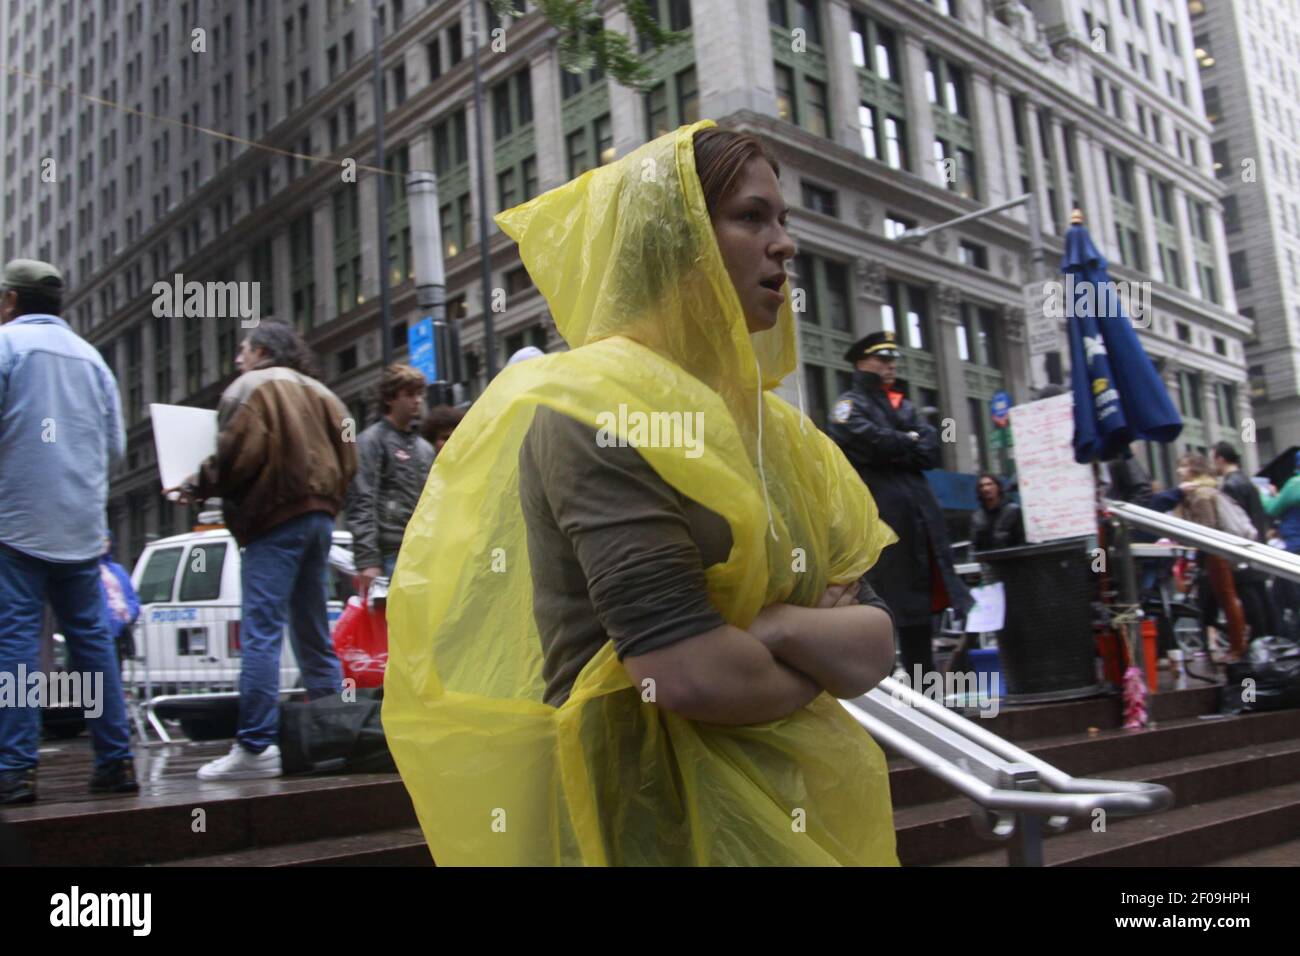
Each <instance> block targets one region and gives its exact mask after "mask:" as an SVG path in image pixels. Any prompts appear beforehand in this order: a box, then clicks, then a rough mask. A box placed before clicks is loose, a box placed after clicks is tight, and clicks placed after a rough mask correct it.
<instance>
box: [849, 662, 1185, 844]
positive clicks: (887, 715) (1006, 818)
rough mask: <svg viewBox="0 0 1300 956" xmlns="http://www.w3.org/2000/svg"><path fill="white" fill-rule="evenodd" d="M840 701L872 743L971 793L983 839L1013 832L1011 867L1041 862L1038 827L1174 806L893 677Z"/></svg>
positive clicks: (1160, 793)
mask: <svg viewBox="0 0 1300 956" xmlns="http://www.w3.org/2000/svg"><path fill="white" fill-rule="evenodd" d="M840 703H841V704H842V705H843V706H844V708H845V709H846V710H848V712H849V713H850V714H851V715H852V716H853V717H854V719H855V720H857V722H858V723H859V724H860V725H861V726H862V727H863V728H864V729H865V730H866V731H867V732H868V733H869V734H870V735H871V736H872V738H873V739H875V740H876V741H877V742H878V743H880V744H881V745H883V746H885V747H888V748H889V749H890V750H891V751H894V752H895V753H897V754H898V755H899V756H902V757H905V758H907V759H908V760H911V761H912V762H913V763H915V764H916V765H917V766H919V767H920V768H921V769H923V770H926V771H927V772H929V773H931V774H933V775H934V776H936V777H938V778H939V779H941V780H943V781H944V782H945V783H947V784H948V785H949V786H951V787H953V788H954V789H955V790H957V791H958V792H959V793H961V794H963V795H964V796H966V797H968V798H970V799H971V800H972V801H973V802H974V803H975V804H976V810H975V814H974V822H975V824H976V829H977V831H978V832H980V833H981V834H982V835H983V836H986V837H988V838H991V839H995V840H1006V839H1009V838H1011V837H1015V838H1016V839H1015V840H1014V841H1013V843H1012V845H1011V846H1010V847H1009V849H1008V853H1009V856H1010V861H1011V863H1012V864H1013V865H1024V866H1041V865H1042V862H1043V860H1042V832H1041V831H1042V828H1043V825H1044V824H1045V825H1046V828H1047V829H1049V830H1052V831H1058V832H1059V831H1060V830H1063V829H1065V827H1066V826H1068V825H1069V823H1070V821H1071V820H1077V819H1082V818H1089V817H1095V815H1096V813H1097V812H1098V811H1101V812H1102V813H1104V814H1107V815H1112V814H1113V815H1115V816H1119V817H1125V816H1138V815H1140V814H1144V813H1154V812H1158V811H1160V810H1164V809H1167V808H1168V807H1169V806H1170V805H1171V804H1172V803H1173V793H1172V792H1171V791H1170V790H1169V788H1168V787H1164V786H1161V785H1159V784H1154V783H1142V782H1132V781H1127V780H1101V779H1096V778H1090V777H1072V776H1070V775H1069V774H1067V773H1066V772H1065V771H1063V770H1061V769H1059V768H1057V767H1054V766H1052V765H1051V764H1049V763H1047V762H1046V761H1044V760H1041V759H1039V758H1038V757H1035V756H1034V755H1033V754H1030V753H1028V752H1026V751H1025V750H1023V749H1021V748H1020V747H1017V746H1015V745H1014V744H1012V743H1011V742H1010V741H1008V740H1005V739H1003V738H1002V737H999V736H998V735H997V734H994V733H992V732H990V731H988V730H985V729H984V728H983V727H980V726H978V725H977V724H976V723H975V722H974V721H971V720H968V719H966V718H965V717H962V716H960V715H958V714H955V713H952V712H951V711H949V710H947V709H946V708H945V707H943V706H942V705H940V704H939V703H937V702H935V701H932V700H930V699H929V698H927V697H925V696H924V695H922V694H920V693H918V692H917V691H915V690H913V689H912V688H910V687H908V686H907V685H906V684H903V683H900V682H899V681H897V680H894V679H893V678H886V679H885V680H883V681H881V682H880V684H879V685H878V686H877V687H876V688H875V689H874V690H872V691H870V692H869V693H867V694H865V695H863V696H862V697H859V698H857V699H855V700H852V701H847V700H846V701H841V702H840ZM1044 790H1048V791H1053V792H1050V793H1049V792H1044ZM1043 818H1046V819H1045V820H1044V819H1043Z"/></svg>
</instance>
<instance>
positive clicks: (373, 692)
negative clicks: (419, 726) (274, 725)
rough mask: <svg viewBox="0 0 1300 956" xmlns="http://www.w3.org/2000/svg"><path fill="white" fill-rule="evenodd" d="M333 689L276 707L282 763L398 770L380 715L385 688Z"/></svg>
mask: <svg viewBox="0 0 1300 956" xmlns="http://www.w3.org/2000/svg"><path fill="white" fill-rule="evenodd" d="M356 697H357V699H356V700H354V701H352V700H344V699H343V698H342V697H341V696H339V695H335V694H331V695H330V696H329V697H321V698H318V699H316V700H311V701H289V702H287V703H285V704H282V705H281V707H280V764H281V767H282V768H283V770H284V772H285V773H286V774H293V773H396V772H397V765H396V764H395V763H393V757H392V754H390V753H389V752H388V742H387V740H385V739H384V727H383V724H382V723H381V722H380V719H379V711H380V708H381V707H382V706H383V700H384V689H383V688H382V687H377V688H374V689H362V690H358V691H356Z"/></svg>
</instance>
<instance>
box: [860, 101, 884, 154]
mask: <svg viewBox="0 0 1300 956" xmlns="http://www.w3.org/2000/svg"><path fill="white" fill-rule="evenodd" d="M876 127H877V123H876V108H875V107H874V106H871V105H869V104H867V103H860V104H858V128H859V130H860V131H861V133H862V153H863V155H864V156H866V157H867V159H879V158H880V146H879V143H877V142H876V136H877V135H878V134H877V129H876Z"/></svg>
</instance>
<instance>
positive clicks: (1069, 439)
mask: <svg viewBox="0 0 1300 956" xmlns="http://www.w3.org/2000/svg"><path fill="white" fill-rule="evenodd" d="M1011 434H1012V437H1013V439H1014V441H1015V443H1016V465H1017V469H1018V477H1019V482H1020V510H1021V512H1022V514H1023V515H1024V521H1025V540H1026V541H1027V542H1029V543H1030V544H1041V543H1043V542H1045V541H1059V540H1061V539H1062V538H1078V537H1082V536H1083V535H1088V534H1095V533H1096V531H1097V514H1096V504H1095V502H1096V491H1095V489H1094V486H1093V478H1092V466H1091V465H1081V464H1079V463H1078V462H1076V461H1075V460H1074V445H1073V442H1074V397H1073V396H1072V395H1070V394H1068V393H1067V394H1065V395H1055V396H1053V397H1052V398H1045V399H1043V400H1042V401H1038V402H1029V403H1028V404H1025V405H1016V406H1015V407H1014V408H1012V409H1011Z"/></svg>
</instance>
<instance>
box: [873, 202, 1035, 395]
mask: <svg viewBox="0 0 1300 956" xmlns="http://www.w3.org/2000/svg"><path fill="white" fill-rule="evenodd" d="M1015 206H1024V207H1025V211H1026V213H1027V219H1028V222H1029V283H1030V285H1034V284H1036V283H1039V282H1041V281H1042V280H1043V279H1045V278H1046V270H1045V268H1044V262H1045V260H1046V258H1047V250H1046V249H1045V248H1044V246H1043V220H1042V214H1041V212H1040V210H1039V208H1038V197H1037V196H1035V195H1034V194H1033V193H1032V192H1028V193H1025V194H1024V195H1023V196H1017V197H1016V198H1015V199H1008V200H1007V201H1006V202H1004V203H999V204H998V205H996V206H989V207H988V208H987V209H978V210H976V211H975V212H972V213H967V214H966V215H964V216H958V217H957V218H956V219H949V220H948V221H947V222H941V223H937V224H935V225H933V226H923V227H921V228H917V229H908V230H907V231H905V232H903V233H901V234H900V235H899V236H897V237H896V238H895V241H896V242H898V243H901V244H902V245H905V246H919V245H920V244H921V243H922V242H924V241H925V240H926V239H928V238H929V237H930V236H932V235H934V234H935V233H936V232H939V231H940V230H942V229H948V228H949V227H951V226H958V225H961V224H962V223H967V222H974V221H975V220H976V219H983V218H984V217H986V216H991V215H993V214H994V213H999V212H1004V211H1006V210H1007V209H1012V208H1014V207H1015ZM1025 318H1026V320H1028V319H1029V316H1026V317H1025ZM1030 328H1031V329H1032V324H1031V326H1030ZM1051 354H1053V353H1052V352H1049V353H1048V355H1051ZM1054 354H1055V355H1056V356H1057V367H1058V368H1059V361H1060V352H1059V350H1057V351H1055V353H1054ZM1031 371H1032V369H1031ZM1032 378H1033V376H1032V375H1031V381H1032Z"/></svg>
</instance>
